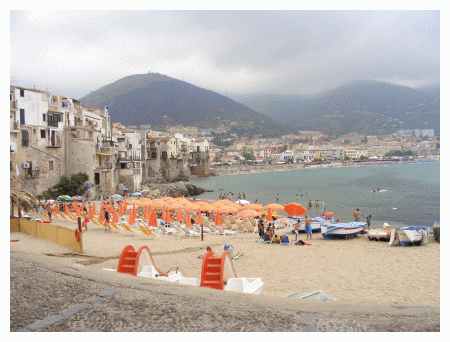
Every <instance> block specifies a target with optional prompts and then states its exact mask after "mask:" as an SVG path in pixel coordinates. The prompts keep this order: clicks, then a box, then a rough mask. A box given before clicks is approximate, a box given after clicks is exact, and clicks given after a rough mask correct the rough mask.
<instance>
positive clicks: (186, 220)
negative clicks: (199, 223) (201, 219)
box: [185, 211, 192, 227]
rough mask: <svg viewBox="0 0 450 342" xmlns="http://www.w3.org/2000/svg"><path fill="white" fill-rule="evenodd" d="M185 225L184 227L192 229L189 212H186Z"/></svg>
mask: <svg viewBox="0 0 450 342" xmlns="http://www.w3.org/2000/svg"><path fill="white" fill-rule="evenodd" d="M185 223H186V227H192V221H191V213H190V212H189V211H187V212H186V216H185Z"/></svg>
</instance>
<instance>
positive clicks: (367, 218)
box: [366, 214, 372, 229]
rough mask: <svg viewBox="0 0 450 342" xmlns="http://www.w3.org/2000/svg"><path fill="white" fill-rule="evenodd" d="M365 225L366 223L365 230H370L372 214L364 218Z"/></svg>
mask: <svg viewBox="0 0 450 342" xmlns="http://www.w3.org/2000/svg"><path fill="white" fill-rule="evenodd" d="M366 223H367V229H369V228H370V225H371V223H372V214H369V215H368V216H367V217H366Z"/></svg>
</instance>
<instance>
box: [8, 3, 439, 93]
mask: <svg viewBox="0 0 450 342" xmlns="http://www.w3.org/2000/svg"><path fill="white" fill-rule="evenodd" d="M149 71H151V72H159V73H163V74H166V75H169V76H172V77H175V78H180V79H183V80H185V81H188V82H191V83H193V84H196V85H198V86H201V87H205V88H209V89H212V90H215V91H218V92H222V93H225V94H233V93H235V94H238V93H240V94H249V93H276V94H302V93H314V92H317V91H320V90H324V89H329V88H332V87H334V86H336V85H339V84H342V83H344V82H347V81H350V80H360V79H377V80H386V81H390V82H395V83H399V84H405V85H411V86H420V85H426V84H429V83H436V82H439V12H431V11H428V12H423V11H419V12H417V11H416V12H413V11H396V12H379V11H372V12H357V11H355V12H344V11H340V12H314V11H300V12H298V11H297V12H296V11H289V12H152V11H125V12H124V11H120V12H103V11H99V12H91V11H89V12H87V11H86V12H17V11H16V12H12V14H11V79H12V83H14V84H17V85H26V86H32V85H35V86H36V87H38V88H42V89H49V90H50V91H52V92H55V93H60V94H64V95H68V96H73V97H81V96H83V95H85V94H86V93H88V92H89V91H91V90H95V89H96V88H98V87H100V86H103V85H105V84H107V83H110V82H113V81H115V80H117V79H119V78H121V77H124V76H127V75H130V74H135V73H146V72H149Z"/></svg>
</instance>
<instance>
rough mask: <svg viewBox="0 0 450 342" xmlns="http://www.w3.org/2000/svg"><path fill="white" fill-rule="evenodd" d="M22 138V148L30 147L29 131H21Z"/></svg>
mask: <svg viewBox="0 0 450 342" xmlns="http://www.w3.org/2000/svg"><path fill="white" fill-rule="evenodd" d="M21 133H22V134H21V136H22V146H24V147H27V146H28V142H29V136H28V131H27V130H26V129H22V131H21Z"/></svg>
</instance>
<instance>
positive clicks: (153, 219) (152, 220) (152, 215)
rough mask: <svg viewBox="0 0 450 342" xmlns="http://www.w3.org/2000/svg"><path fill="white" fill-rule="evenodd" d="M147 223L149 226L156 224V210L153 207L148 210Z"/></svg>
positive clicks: (155, 225)
mask: <svg viewBox="0 0 450 342" xmlns="http://www.w3.org/2000/svg"><path fill="white" fill-rule="evenodd" d="M148 225H149V226H150V227H157V226H158V220H157V218H156V210H155V209H153V210H152V211H151V212H150V215H149V218H148Z"/></svg>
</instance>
